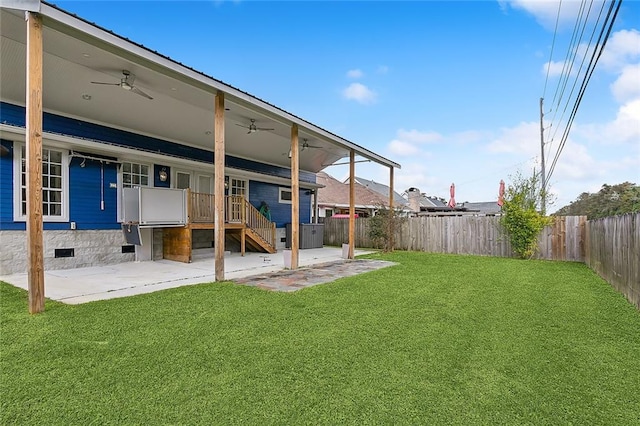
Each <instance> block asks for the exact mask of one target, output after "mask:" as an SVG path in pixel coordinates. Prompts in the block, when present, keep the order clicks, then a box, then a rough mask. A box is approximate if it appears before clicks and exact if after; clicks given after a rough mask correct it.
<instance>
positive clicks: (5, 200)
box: [0, 139, 13, 229]
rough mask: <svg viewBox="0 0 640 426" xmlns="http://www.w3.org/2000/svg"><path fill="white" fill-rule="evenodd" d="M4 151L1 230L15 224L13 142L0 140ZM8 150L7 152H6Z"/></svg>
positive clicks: (0, 168) (0, 185)
mask: <svg viewBox="0 0 640 426" xmlns="http://www.w3.org/2000/svg"><path fill="white" fill-rule="evenodd" d="M0 145H2V148H3V151H4V152H6V154H3V155H0V229H9V228H7V227H6V224H7V223H8V222H13V142H11V141H8V140H4V139H0ZM5 149H6V151H5Z"/></svg>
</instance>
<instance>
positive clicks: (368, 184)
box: [345, 176, 408, 210]
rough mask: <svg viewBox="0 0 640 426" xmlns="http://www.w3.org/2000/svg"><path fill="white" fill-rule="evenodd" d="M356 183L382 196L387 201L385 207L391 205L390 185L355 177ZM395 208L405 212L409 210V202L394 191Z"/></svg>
mask: <svg viewBox="0 0 640 426" xmlns="http://www.w3.org/2000/svg"><path fill="white" fill-rule="evenodd" d="M355 181H356V183H358V184H360V185H362V186H364V187H365V188H368V189H370V190H372V191H374V192H377V193H378V194H380V195H381V196H382V197H383V198H384V199H386V201H385V203H384V205H385V206H388V205H389V186H388V185H385V184H383V183H378V182H375V181H373V180H368V179H364V178H361V177H358V176H356V177H355ZM348 182H349V181H348V180H347V181H345V183H348ZM393 206H394V207H395V208H401V209H403V210H404V209H407V208H408V203H407V200H406V199H405V198H404V197H403V196H402V195H400V194H398V193H397V192H396V191H393Z"/></svg>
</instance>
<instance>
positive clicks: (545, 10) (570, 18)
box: [498, 0, 602, 31]
mask: <svg viewBox="0 0 640 426" xmlns="http://www.w3.org/2000/svg"><path fill="white" fill-rule="evenodd" d="M498 3H499V4H500V7H501V8H502V10H503V11H505V12H506V11H507V10H508V9H509V7H511V8H513V9H517V10H524V11H525V12H527V13H529V14H531V15H533V16H534V18H535V19H536V21H538V23H539V24H540V25H542V26H543V27H544V28H546V29H547V30H551V31H553V30H554V29H555V26H556V18H558V23H559V26H560V27H564V26H566V25H567V24H574V23H575V19H576V16H578V13H579V9H580V2H579V1H563V2H562V4H561V5H560V16H559V17H558V6H559V4H560V1H559V0H553V1H552V0H549V1H546V0H545V1H542V0H498ZM601 4H602V0H596V1H594V4H593V5H592V6H591V9H592V10H598V9H599V8H600V5H601ZM592 15H593V13H592Z"/></svg>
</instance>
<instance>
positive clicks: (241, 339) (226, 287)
mask: <svg viewBox="0 0 640 426" xmlns="http://www.w3.org/2000/svg"><path fill="white" fill-rule="evenodd" d="M372 257H375V258H382V259H386V260H393V261H396V262H399V263H400V265H398V266H395V267H391V268H385V269H381V270H378V271H375V272H371V273H368V274H363V275H360V276H357V277H352V278H348V279H342V280H339V281H336V282H333V283H330V284H326V285H320V286H317V287H312V288H309V289H305V290H302V291H299V292H296V293H291V294H285V293H270V292H266V291H262V290H259V289H256V288H250V287H243V286H237V285H234V284H230V283H217V284H216V283H214V284H203V285H198V286H190V287H182V288H178V289H172V290H167V291H162V292H158V293H153V294H146V295H141V296H135V297H130V298H125V299H115V300H109V301H103V302H93V303H89V304H85V305H77V306H67V305H63V304H60V303H56V302H52V301H47V303H46V312H45V313H43V314H40V315H34V316H30V315H29V314H28V313H27V295H26V293H25V292H24V291H22V290H19V289H15V288H13V287H11V286H8V285H6V284H4V283H1V284H0V290H1V293H0V297H1V299H0V303H1V305H0V308H1V312H0V318H1V324H0V327H1V328H0V339H1V340H0V344H1V346H0V349H1V357H0V423H1V424H64V425H69V424H82V425H86V424H145V425H152V424H261V425H263V424H296V425H297V424H343V423H350V424H372V423H373V424H465V425H466V424H523V423H529V424H603V425H605V424H606V425H611V424H620V425H631V424H640V313H639V312H638V311H637V310H636V309H635V308H634V307H633V306H632V305H631V304H630V303H628V302H627V301H626V300H625V299H624V298H623V297H622V296H620V295H619V294H617V293H616V292H615V291H614V290H612V288H611V287H610V286H609V285H608V284H606V283H605V282H604V281H602V280H601V279H600V278H599V277H597V276H596V275H595V274H594V273H593V272H591V270H589V269H588V268H587V267H586V266H584V265H582V264H575V263H562V262H547V261H521V260H515V259H498V258H486V257H470V256H452V255H432V254H422V253H404V252H398V253H394V254H391V255H374V256H372Z"/></svg>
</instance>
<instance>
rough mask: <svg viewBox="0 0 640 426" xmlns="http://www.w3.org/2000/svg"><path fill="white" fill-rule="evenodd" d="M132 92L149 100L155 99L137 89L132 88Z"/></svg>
mask: <svg viewBox="0 0 640 426" xmlns="http://www.w3.org/2000/svg"><path fill="white" fill-rule="evenodd" d="M131 92H133V93H135V94H136V95H140V96H143V97H145V98H147V99H153V98H152V97H151V96H149V95H147V94H146V93H144V92H143V91H142V90H140V89H138V88H137V87H132V88H131Z"/></svg>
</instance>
